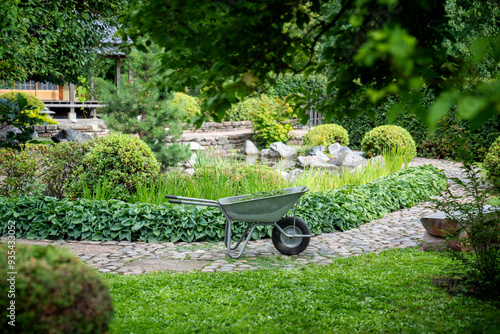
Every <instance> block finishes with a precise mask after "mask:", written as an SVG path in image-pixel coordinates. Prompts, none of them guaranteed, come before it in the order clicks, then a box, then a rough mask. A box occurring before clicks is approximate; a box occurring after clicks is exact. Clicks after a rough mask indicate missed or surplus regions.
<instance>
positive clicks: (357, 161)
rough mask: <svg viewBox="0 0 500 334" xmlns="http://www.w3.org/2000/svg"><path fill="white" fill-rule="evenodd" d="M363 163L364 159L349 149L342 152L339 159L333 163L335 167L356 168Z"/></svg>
mask: <svg viewBox="0 0 500 334" xmlns="http://www.w3.org/2000/svg"><path fill="white" fill-rule="evenodd" d="M364 161H366V159H365V158H363V157H362V156H360V155H359V154H356V153H354V152H352V151H351V150H350V149H349V150H346V151H344V153H342V154H341V155H340V156H339V158H338V159H337V160H336V161H335V164H336V165H337V166H344V167H356V166H359V165H361V164H362V163H363V162H364Z"/></svg>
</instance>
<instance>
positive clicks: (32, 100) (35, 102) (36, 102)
mask: <svg viewBox="0 0 500 334" xmlns="http://www.w3.org/2000/svg"><path fill="white" fill-rule="evenodd" d="M18 94H21V96H23V97H24V98H25V99H26V100H27V101H28V107H31V106H33V107H35V109H32V110H29V111H28V115H29V116H30V117H31V118H36V119H38V120H40V124H43V123H48V124H59V123H58V122H57V121H55V120H53V119H52V117H50V116H49V115H41V114H40V111H41V110H43V109H45V104H43V102H42V100H40V99H39V98H37V97H36V96H35V95H33V94H30V93H26V92H17V91H12V92H7V93H3V94H2V95H0V99H7V100H10V101H12V102H15V101H16V100H17V95H18Z"/></svg>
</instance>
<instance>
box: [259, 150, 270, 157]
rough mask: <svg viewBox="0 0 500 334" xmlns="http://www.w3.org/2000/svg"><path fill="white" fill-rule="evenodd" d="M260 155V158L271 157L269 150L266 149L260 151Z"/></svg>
mask: <svg viewBox="0 0 500 334" xmlns="http://www.w3.org/2000/svg"><path fill="white" fill-rule="evenodd" d="M260 155H261V156H262V157H270V156H271V150H270V149H268V148H265V149H263V150H262V151H260Z"/></svg>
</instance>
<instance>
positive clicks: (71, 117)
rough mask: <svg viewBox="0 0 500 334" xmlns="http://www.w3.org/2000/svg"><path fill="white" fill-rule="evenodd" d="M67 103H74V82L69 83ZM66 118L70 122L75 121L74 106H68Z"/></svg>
mask: <svg viewBox="0 0 500 334" xmlns="http://www.w3.org/2000/svg"><path fill="white" fill-rule="evenodd" d="M69 104H71V105H74V104H75V84H73V83H70V84H69ZM68 119H69V120H70V121H72V122H76V113H75V108H74V107H70V108H69V113H68Z"/></svg>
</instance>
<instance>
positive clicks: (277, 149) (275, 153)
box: [269, 142, 297, 158]
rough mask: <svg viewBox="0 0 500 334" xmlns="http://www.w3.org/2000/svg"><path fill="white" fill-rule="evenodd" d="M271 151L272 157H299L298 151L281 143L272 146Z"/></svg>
mask: <svg viewBox="0 0 500 334" xmlns="http://www.w3.org/2000/svg"><path fill="white" fill-rule="evenodd" d="M269 150H270V152H269V155H270V156H271V157H283V158H288V157H293V156H295V155H297V149H295V148H293V147H291V146H288V145H285V144H283V143H280V142H276V143H272V144H271V146H269Z"/></svg>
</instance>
